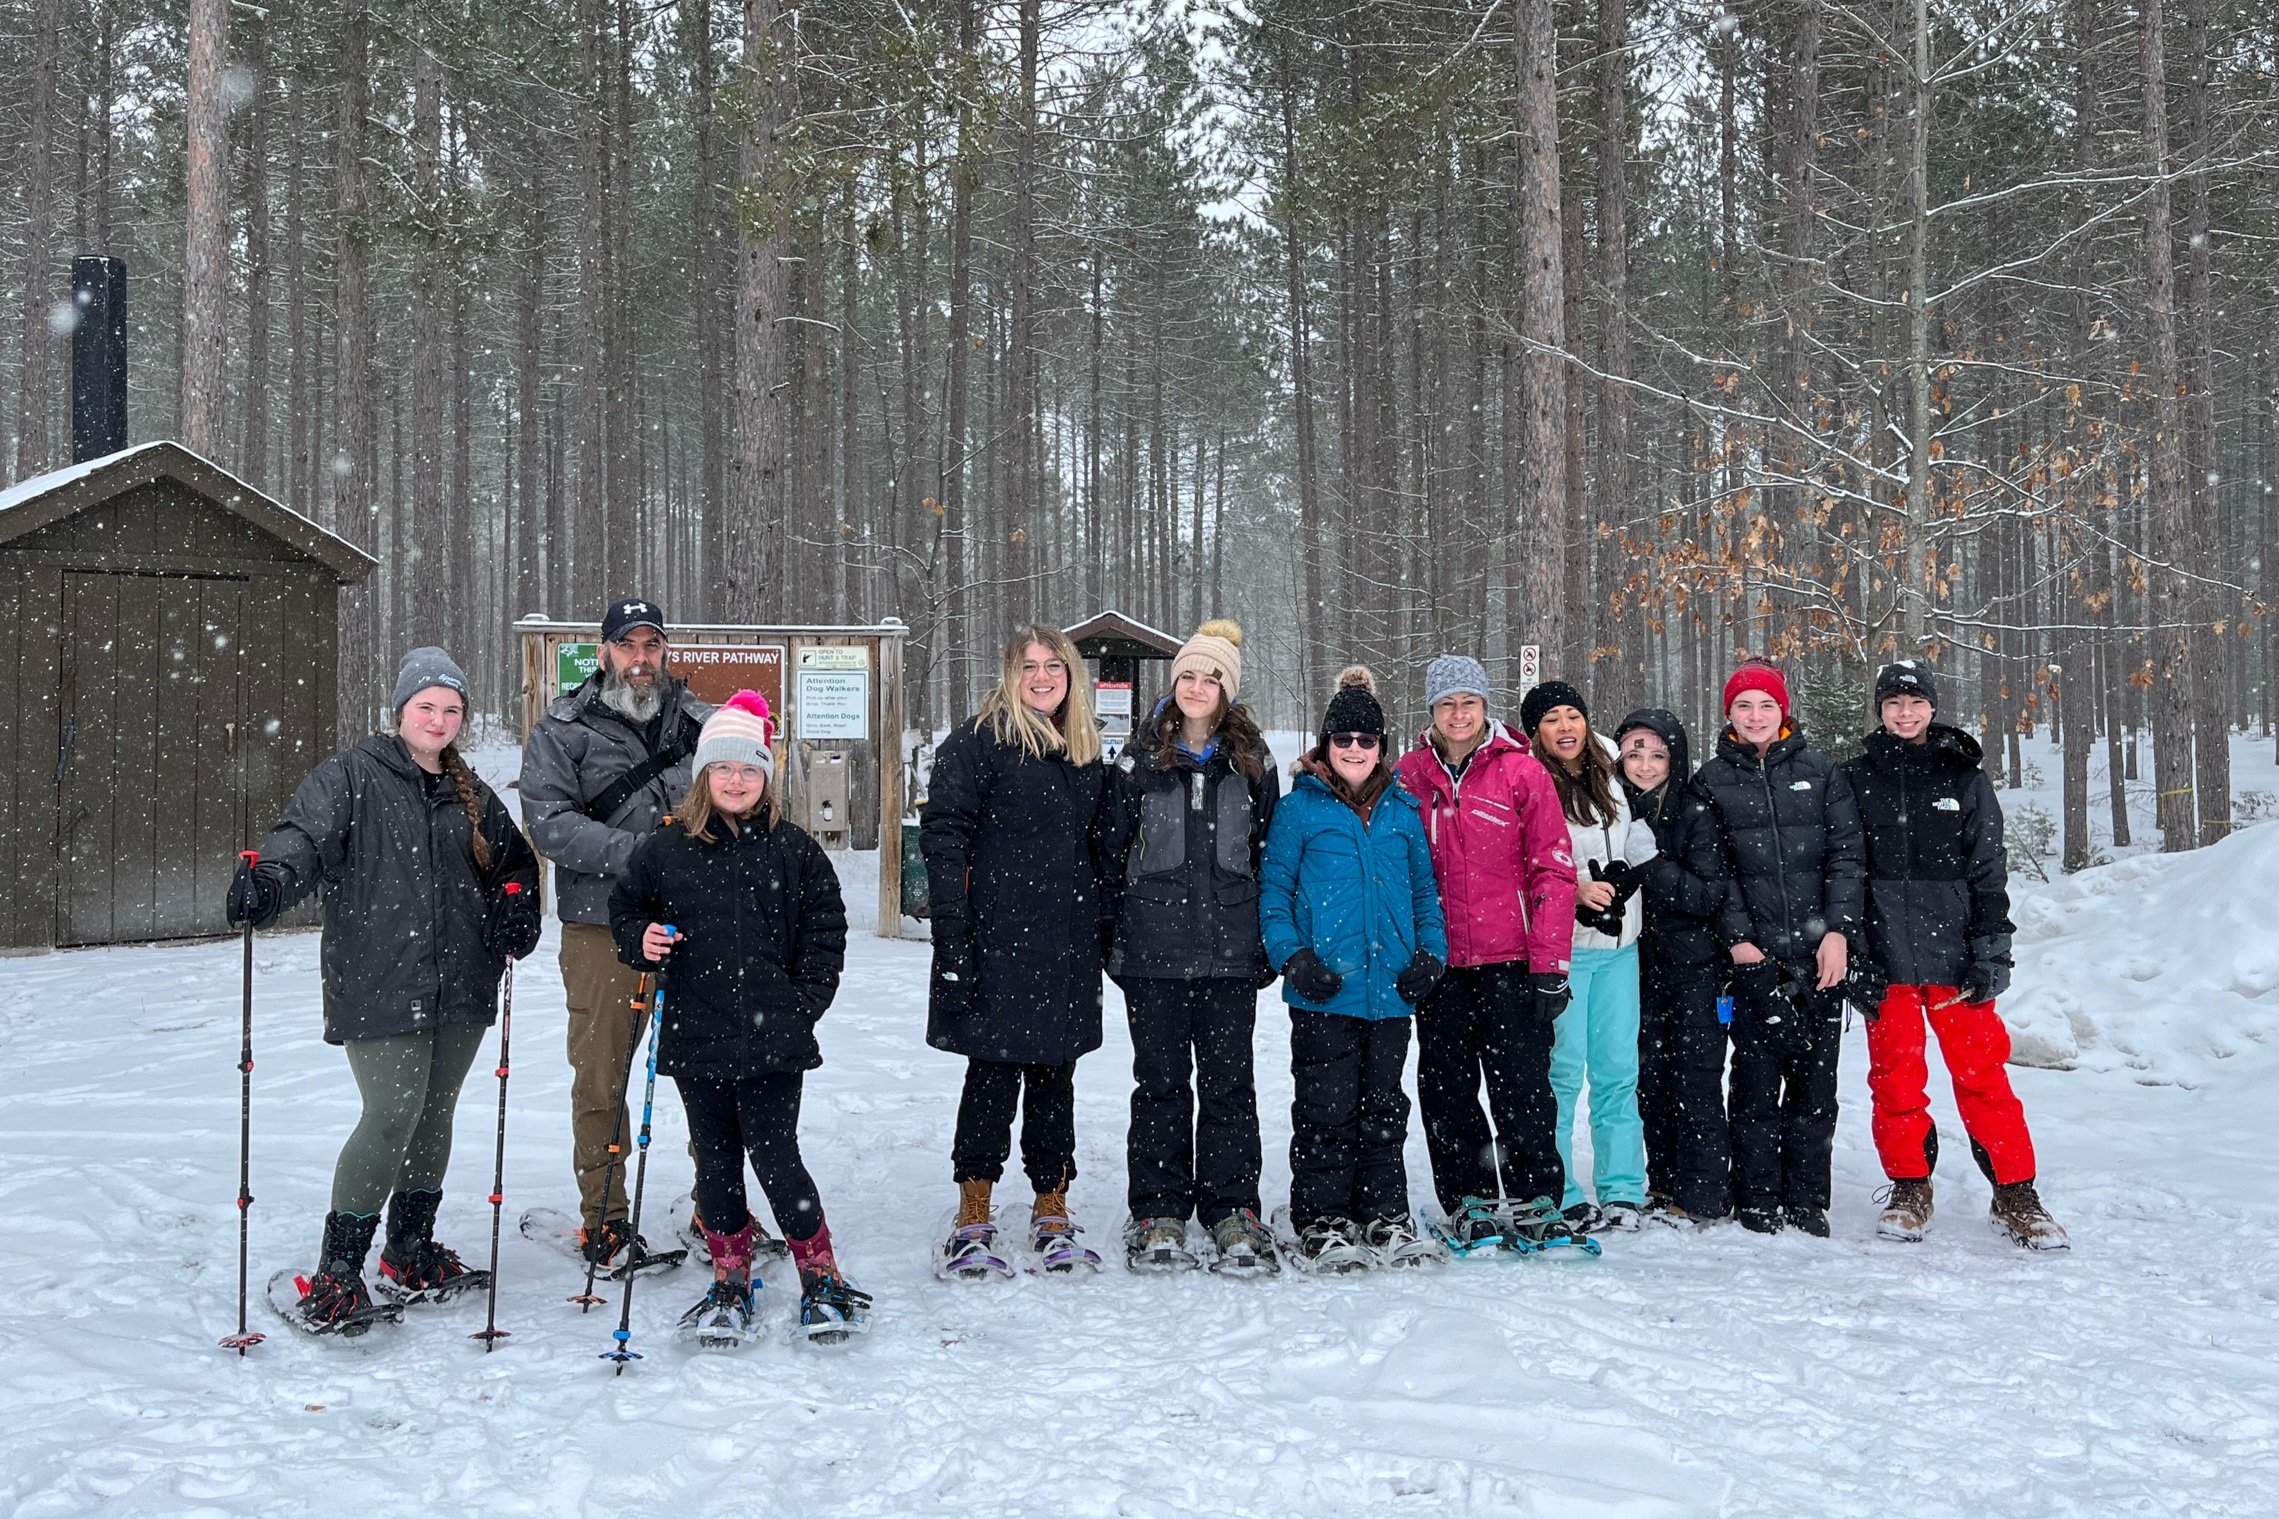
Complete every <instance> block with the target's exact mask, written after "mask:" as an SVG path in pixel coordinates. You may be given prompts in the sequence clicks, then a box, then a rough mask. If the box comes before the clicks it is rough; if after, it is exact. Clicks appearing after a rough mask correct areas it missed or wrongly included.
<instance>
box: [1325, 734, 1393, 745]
mask: <svg viewBox="0 0 2279 1519" xmlns="http://www.w3.org/2000/svg"><path fill="white" fill-rule="evenodd" d="M1329 741H1330V744H1331V746H1332V747H1333V748H1338V749H1374V748H1376V747H1377V745H1378V744H1380V743H1382V742H1383V740H1382V739H1381V738H1380V737H1379V736H1378V735H1377V734H1374V733H1332V734H1331V735H1330V736H1329Z"/></svg>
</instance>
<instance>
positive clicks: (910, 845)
mask: <svg viewBox="0 0 2279 1519" xmlns="http://www.w3.org/2000/svg"><path fill="white" fill-rule="evenodd" d="M932 900H933V892H932V890H931V889H930V888H928V886H927V885H926V853H925V851H924V850H922V849H920V848H919V847H918V820H917V819H916V818H904V819H903V820H902V916H904V917H906V918H923V917H925V916H926V915H927V913H928V912H929V911H930V910H931V903H932Z"/></svg>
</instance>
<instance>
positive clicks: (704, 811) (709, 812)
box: [672, 765, 783, 844]
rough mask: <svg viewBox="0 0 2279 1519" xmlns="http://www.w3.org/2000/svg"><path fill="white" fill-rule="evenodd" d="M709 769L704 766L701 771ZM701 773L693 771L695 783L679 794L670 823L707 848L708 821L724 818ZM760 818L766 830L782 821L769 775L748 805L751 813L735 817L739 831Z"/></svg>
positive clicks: (773, 778)
mask: <svg viewBox="0 0 2279 1519" xmlns="http://www.w3.org/2000/svg"><path fill="white" fill-rule="evenodd" d="M711 768H712V767H711V766H710V765H707V766H705V767H704V770H710V769H711ZM704 770H699V771H697V773H696V779H694V780H692V781H690V782H689V786H688V790H686V791H684V792H682V793H681V801H680V805H679V806H678V807H675V808H674V809H673V816H672V821H674V822H676V823H678V824H680V825H681V828H682V830H683V831H684V832H686V833H687V834H688V836H689V837H690V838H692V839H701V840H702V841H703V842H705V843H707V844H710V843H714V842H716V841H715V840H714V839H713V837H712V820H713V819H714V818H716V817H724V816H727V814H725V813H723V812H721V810H720V809H719V808H717V807H715V806H713V805H712V787H711V785H710V784H709V783H708V782H707V781H706V780H705V778H704ZM762 815H765V816H766V818H767V826H768V827H770V828H773V827H775V825H776V824H778V823H780V822H782V821H783V807H782V806H781V804H780V803H778V802H777V800H776V790H775V777H774V776H773V775H772V774H771V775H769V776H768V780H767V785H766V786H764V787H763V788H761V791H760V799H759V800H758V801H757V802H755V803H753V804H752V810H751V811H750V812H746V813H742V814H740V815H738V816H737V818H736V822H737V825H738V826H739V827H740V826H742V825H743V824H745V823H748V822H750V821H751V820H752V819H754V818H757V817H760V816H762Z"/></svg>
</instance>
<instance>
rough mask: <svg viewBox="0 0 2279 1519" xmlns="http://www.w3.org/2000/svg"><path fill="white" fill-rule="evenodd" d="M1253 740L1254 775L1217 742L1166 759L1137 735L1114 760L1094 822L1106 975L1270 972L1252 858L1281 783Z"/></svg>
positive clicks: (1191, 976)
mask: <svg viewBox="0 0 2279 1519" xmlns="http://www.w3.org/2000/svg"><path fill="white" fill-rule="evenodd" d="M1149 726H1150V727H1153V726H1154V725H1153V724H1150V725H1149ZM1255 750H1256V752H1255V753H1254V754H1253V755H1252V756H1251V757H1252V759H1253V760H1254V761H1255V765H1254V768H1255V769H1256V770H1257V772H1258V773H1257V775H1255V776H1249V775H1245V774H1243V772H1242V769H1241V767H1240V766H1238V765H1237V764H1236V763H1235V756H1234V755H1233V754H1231V753H1230V752H1229V750H1228V747H1227V745H1226V744H1225V743H1223V742H1222V743H1219V744H1216V745H1214V746H1213V747H1212V749H1211V754H1210V757H1209V758H1208V759H1205V760H1200V761H1198V760H1197V759H1196V758H1195V756H1193V755H1192V754H1189V753H1188V752H1187V751H1186V750H1185V749H1181V748H1175V749H1174V751H1173V756H1172V759H1171V760H1170V762H1169V763H1168V764H1166V763H1165V762H1164V761H1163V759H1162V757H1161V755H1160V753H1159V752H1158V750H1157V748H1156V746H1155V744H1154V743H1152V742H1149V741H1147V740H1145V739H1143V738H1140V737H1135V738H1134V740H1133V742H1132V743H1131V744H1129V745H1128V746H1126V748H1125V749H1124V752H1123V754H1122V756H1121V757H1120V758H1118V759H1117V761H1116V763H1115V764H1114V765H1113V766H1111V767H1110V768H1109V770H1108V777H1107V797H1106V800H1105V802H1104V805H1103V808H1102V815H1101V826H1100V842H1101V847H1100V855H1101V860H1102V861H1103V864H1104V867H1105V868H1104V870H1103V873H1102V877H1101V883H1100V884H1101V889H1102V891H1103V893H1104V901H1105V905H1106V909H1107V914H1108V916H1109V918H1110V919H1111V920H1112V921H1113V922H1114V923H1115V925H1116V944H1115V950H1114V952H1113V954H1112V955H1111V956H1110V957H1109V960H1108V971H1109V974H1111V975H1114V976H1117V977H1119V978H1120V977H1125V976H1148V977H1162V978H1165V979H1168V980H1180V981H1192V980H1202V979H1206V978H1211V977H1220V978H1226V979H1230V980H1244V981H1255V980H1256V979H1257V978H1258V977H1259V976H1260V975H1261V974H1263V973H1264V972H1265V970H1266V968H1267V967H1266V950H1265V947H1264V945H1263V944H1262V943H1261V942H1260V939H1259V936H1258V858H1259V855H1260V854H1261V853H1262V852H1263V851H1264V850H1265V848H1266V830H1267V828H1268V826H1269V825H1270V824H1271V823H1272V822H1273V821H1274V804H1275V802H1276V801H1278V800H1279V799H1280V797H1281V795H1282V784H1281V780H1280V778H1279V777H1278V776H1277V774H1276V773H1275V767H1274V756H1273V755H1272V753H1270V752H1269V751H1268V750H1267V748H1266V745H1265V744H1264V743H1263V742H1261V743H1259V744H1257V745H1256V746H1255Z"/></svg>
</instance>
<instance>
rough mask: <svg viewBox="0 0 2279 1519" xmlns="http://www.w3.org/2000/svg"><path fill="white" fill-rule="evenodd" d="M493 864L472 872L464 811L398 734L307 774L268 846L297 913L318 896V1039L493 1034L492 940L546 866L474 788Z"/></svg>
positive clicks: (495, 802)
mask: <svg viewBox="0 0 2279 1519" xmlns="http://www.w3.org/2000/svg"><path fill="white" fill-rule="evenodd" d="M475 786H476V793H477V796H478V798H479V799H480V805H481V810H482V814H483V836H484V837H485V838H486V839H488V840H489V841H490V846H491V868H490V870H489V871H487V872H485V871H482V870H479V869H478V868H477V867H476V865H475V856H474V850H473V847H472V844H471V842H470V835H469V831H468V823H467V807H466V804H465V803H464V802H463V801H461V800H460V797H459V793H458V791H457V789H455V788H454V787H453V786H452V785H451V783H450V782H449V781H447V780H446V781H430V780H429V779H428V778H427V776H426V774H425V772H423V771H422V770H421V769H420V768H419V766H418V765H416V764H414V763H413V761H412V757H411V755H410V753H409V752H408V751H407V750H405V748H404V746H403V743H402V741H401V740H399V739H395V738H385V737H383V738H368V739H365V740H364V741H363V742H362V743H360V744H357V745H356V746H355V747H354V748H352V749H350V750H348V751H347V752H346V753H344V754H336V755H334V756H333V757H332V758H331V759H328V760H326V761H325V762H324V763H323V764H321V765H318V766H317V767H316V768H315V769H314V770H311V771H310V772H309V773H308V774H307V775H306V776H305V777H303V778H302V781H301V784H300V786H299V787H298V788H296V789H295V790H294V792H293V800H292V802H291V804H290V805H288V806H287V807H286V808H285V815H284V817H282V818H280V819H279V820H278V823H277V826H276V827H275V828H273V829H271V830H270V832H269V836H268V837H267V838H265V839H263V840H262V841H261V862H262V864H263V865H265V866H266V865H271V864H274V865H277V866H280V867H282V868H283V870H284V872H285V876H286V881H285V904H286V905H287V906H288V907H289V906H291V905H292V904H293V903H295V902H297V901H299V900H300V899H301V898H303V897H305V896H307V895H308V894H309V893H310V892H312V891H315V890H317V889H318V888H319V887H320V886H321V887H322V888H323V889H324V944H323V950H322V954H321V957H320V958H321V959H322V962H323V967H324V1037H325V1039H326V1041H327V1042H328V1043H332V1044H341V1043H344V1042H346V1041H347V1040H350V1039H387V1038H392V1037H394V1036H396V1035H399V1034H416V1033H422V1032H425V1031H426V1030H429V1029H433V1028H436V1027H438V1026H439V1025H442V1024H447V1023H473V1024H488V1023H490V1021H491V1020H492V1018H493V1017H495V1016H496V1014H497V1010H498V988H499V974H500V972H501V971H503V970H504V969H505V968H506V961H505V960H504V959H502V958H501V957H500V956H499V955H497V954H496V953H494V952H493V951H492V950H491V948H490V946H489V944H488V943H487V942H486V938H487V935H486V932H485V930H486V928H487V927H488V924H489V919H490V916H491V914H492V913H493V912H495V911H496V910H497V909H498V906H499V903H500V901H501V900H502V898H503V897H504V895H505V888H506V883H507V882H509V881H519V882H521V883H522V888H523V890H525V891H535V890H537V889H538V859H537V857H536V856H535V855H533V854H532V853H531V852H530V845H529V843H528V842H527V841H525V840H524V838H523V836H522V832H521V830H520V829H518V828H516V827H515V826H514V818H513V816H512V815H511V814H510V813H508V811H507V810H506V806H505V804H504V803H502V802H501V801H500V800H499V799H498V798H497V797H496V796H495V795H493V794H492V792H491V788H490V787H488V786H486V785H484V784H483V783H482V782H481V781H480V780H478V781H477V782H476V783H475Z"/></svg>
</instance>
